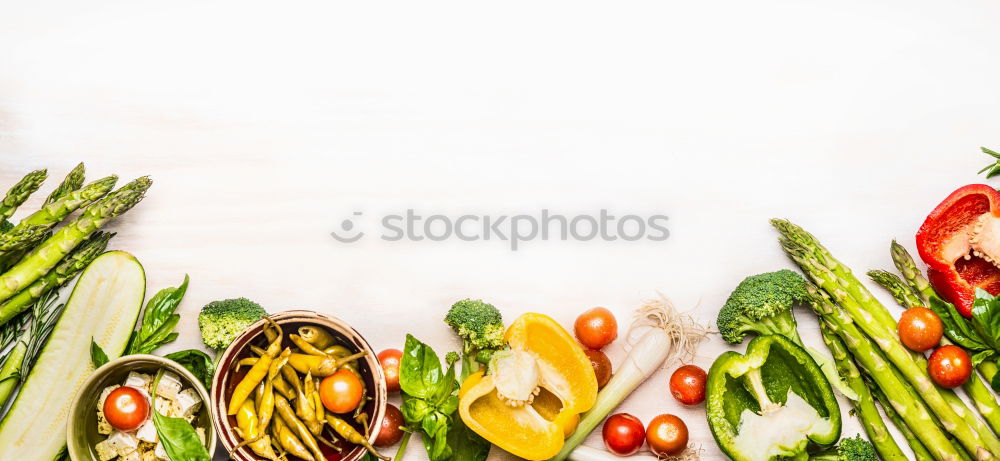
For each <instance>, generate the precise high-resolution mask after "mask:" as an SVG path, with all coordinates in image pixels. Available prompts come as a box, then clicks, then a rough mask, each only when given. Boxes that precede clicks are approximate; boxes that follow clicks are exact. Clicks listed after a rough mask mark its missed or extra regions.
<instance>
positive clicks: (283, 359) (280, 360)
mask: <svg viewBox="0 0 1000 461" xmlns="http://www.w3.org/2000/svg"><path fill="white" fill-rule="evenodd" d="M291 354H292V350H291V349H289V348H287V347H286V348H285V350H283V351H281V355H279V356H278V357H277V358H276V359H275V360H274V361H272V362H271V365H270V366H269V367H268V368H267V379H274V377H275V376H278V372H279V371H281V367H283V366H285V364H286V363H288V356H289V355H291Z"/></svg>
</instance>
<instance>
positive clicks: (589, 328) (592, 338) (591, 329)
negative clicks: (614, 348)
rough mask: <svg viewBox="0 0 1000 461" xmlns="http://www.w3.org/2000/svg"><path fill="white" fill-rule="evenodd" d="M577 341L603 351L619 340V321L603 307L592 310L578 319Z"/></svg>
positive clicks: (576, 327)
mask: <svg viewBox="0 0 1000 461" xmlns="http://www.w3.org/2000/svg"><path fill="white" fill-rule="evenodd" d="M573 330H574V331H575V332H576V339H579V340H580V344H583V345H584V346H587V347H589V348H591V349H601V348H603V347H604V346H607V345H608V344H611V342H612V341H614V340H615V339H617V338H618V321H616V320H615V316H614V314H612V313H611V311H609V310H607V309H605V308H603V307H595V308H593V309H590V310H588V311H586V312H584V313H582V314H580V316H579V317H577V318H576V323H575V324H574V325H573Z"/></svg>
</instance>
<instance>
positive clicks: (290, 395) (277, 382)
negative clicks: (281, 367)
mask: <svg viewBox="0 0 1000 461" xmlns="http://www.w3.org/2000/svg"><path fill="white" fill-rule="evenodd" d="M272 381H274V390H276V391H278V392H279V393H281V395H283V396H285V398H286V399H294V398H295V391H293V390H292V388H291V386H289V385H288V381H285V378H284V377H281V376H275V377H274V379H273V380H272Z"/></svg>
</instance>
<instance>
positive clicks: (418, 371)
mask: <svg viewBox="0 0 1000 461" xmlns="http://www.w3.org/2000/svg"><path fill="white" fill-rule="evenodd" d="M443 379H444V375H443V374H442V373H441V362H440V361H439V359H438V356H437V354H436V353H434V350H433V349H431V348H430V346H428V345H426V344H424V343H422V342H420V340H418V339H417V338H414V337H413V335H409V334H408V335H406V345H405V346H404V347H403V358H402V359H401V360H400V363H399V387H400V388H401V389H402V390H403V392H405V393H407V394H408V395H409V396H411V397H417V398H421V399H429V398H433V397H434V396H435V394H436V393H437V391H438V386H439V384H440V383H441V381H442V380H443Z"/></svg>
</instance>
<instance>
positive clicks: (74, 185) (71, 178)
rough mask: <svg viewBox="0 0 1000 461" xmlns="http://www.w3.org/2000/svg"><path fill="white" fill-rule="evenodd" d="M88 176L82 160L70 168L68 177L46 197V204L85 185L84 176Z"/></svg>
mask: <svg viewBox="0 0 1000 461" xmlns="http://www.w3.org/2000/svg"><path fill="white" fill-rule="evenodd" d="M85 176H86V171H85V169H84V167H83V162H80V163H79V164H78V165H77V166H75V167H73V169H72V170H69V173H67V174H66V178H65V179H63V182H61V183H59V185H58V186H56V188H55V189H54V190H53V191H52V193H51V194H49V196H48V198H46V199H45V204H46V205H48V204H49V203H52V202H55V201H56V200H59V199H61V198H62V196H64V195H66V194H68V193H70V192H73V191H75V190H77V189H79V188H80V186H82V185H83V178H84V177H85Z"/></svg>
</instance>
